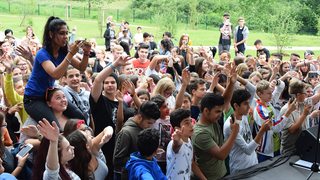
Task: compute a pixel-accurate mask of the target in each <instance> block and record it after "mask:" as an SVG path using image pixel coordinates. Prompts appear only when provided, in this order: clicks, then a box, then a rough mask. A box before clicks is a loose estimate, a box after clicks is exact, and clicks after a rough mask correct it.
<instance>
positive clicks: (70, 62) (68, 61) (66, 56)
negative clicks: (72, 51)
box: [66, 56, 71, 64]
mask: <svg viewBox="0 0 320 180" xmlns="http://www.w3.org/2000/svg"><path fill="white" fill-rule="evenodd" d="M66 60H67V61H68V62H69V64H71V62H70V60H69V59H68V58H67V56H66Z"/></svg>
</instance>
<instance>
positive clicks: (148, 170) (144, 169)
mask: <svg viewBox="0 0 320 180" xmlns="http://www.w3.org/2000/svg"><path fill="white" fill-rule="evenodd" d="M158 143H159V131H157V130H156V129H153V128H148V129H145V130H143V131H141V132H140V133H139V134H138V142H137V146H138V149H139V151H137V152H135V153H132V154H131V155H130V160H129V161H128V162H127V165H126V169H127V170H128V171H129V179H130V180H143V179H159V180H166V179H167V178H166V176H165V175H164V174H163V173H162V172H161V169H160V167H159V166H158V164H157V161H156V159H155V158H154V156H155V155H156V154H157V149H158Z"/></svg>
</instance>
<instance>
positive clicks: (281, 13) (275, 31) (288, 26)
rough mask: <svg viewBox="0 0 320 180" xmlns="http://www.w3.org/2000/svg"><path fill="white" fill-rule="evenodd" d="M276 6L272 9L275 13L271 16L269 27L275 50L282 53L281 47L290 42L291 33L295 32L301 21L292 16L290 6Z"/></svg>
mask: <svg viewBox="0 0 320 180" xmlns="http://www.w3.org/2000/svg"><path fill="white" fill-rule="evenodd" d="M278 7H279V8H278V9H276V10H275V11H274V13H275V14H274V15H272V16H271V19H270V28H271V30H272V36H273V38H274V40H275V43H276V46H277V50H278V52H279V53H282V52H283V49H284V48H285V47H286V46H288V45H289V44H290V43H291V38H292V36H293V34H295V33H297V31H298V28H299V26H300V25H301V22H300V21H297V20H296V17H295V16H292V14H291V13H290V12H292V9H291V8H290V6H281V5H280V6H278ZM280 8H281V9H280Z"/></svg>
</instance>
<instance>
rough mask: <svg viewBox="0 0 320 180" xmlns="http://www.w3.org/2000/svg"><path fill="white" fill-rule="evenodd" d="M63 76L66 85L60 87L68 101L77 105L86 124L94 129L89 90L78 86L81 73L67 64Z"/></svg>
mask: <svg viewBox="0 0 320 180" xmlns="http://www.w3.org/2000/svg"><path fill="white" fill-rule="evenodd" d="M63 78H65V79H66V83H67V85H66V86H65V87H64V88H62V90H63V92H64V94H65V95H66V98H67V99H68V103H72V104H74V105H75V106H77V107H78V109H79V110H80V111H81V112H82V113H83V115H84V117H85V121H86V124H87V125H90V127H91V128H92V129H94V124H93V119H92V116H91V112H90V104H89V97H90V91H86V90H85V88H84V87H80V84H81V79H82V75H81V74H80V71H79V70H78V69H76V68H74V67H73V66H69V67H68V69H67V71H66V72H65V73H64V75H63Z"/></svg>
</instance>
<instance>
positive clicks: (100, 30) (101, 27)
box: [97, 8, 104, 37]
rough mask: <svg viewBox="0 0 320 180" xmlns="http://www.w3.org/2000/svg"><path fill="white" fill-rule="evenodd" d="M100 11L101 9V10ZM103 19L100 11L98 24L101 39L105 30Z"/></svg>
mask: <svg viewBox="0 0 320 180" xmlns="http://www.w3.org/2000/svg"><path fill="white" fill-rule="evenodd" d="M99 9H100V8H99ZM103 21H104V20H103V18H102V13H101V11H98V14H97V22H98V30H99V37H102V30H103V25H102V23H103Z"/></svg>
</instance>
